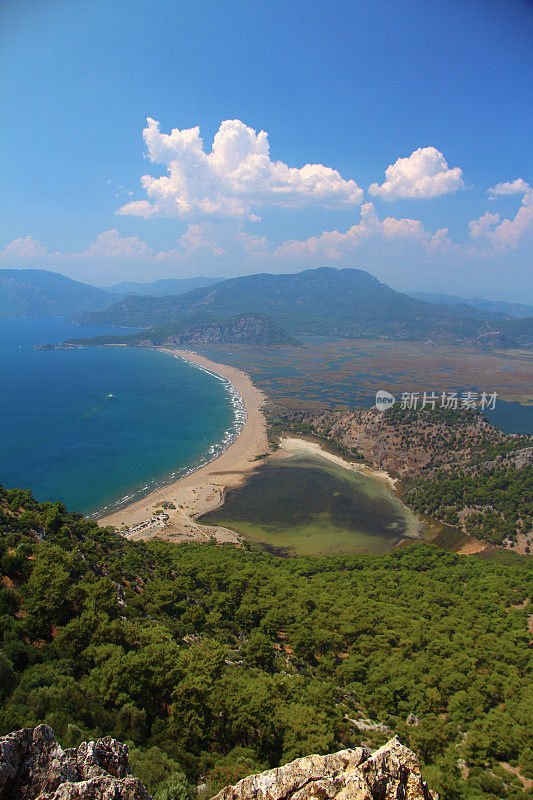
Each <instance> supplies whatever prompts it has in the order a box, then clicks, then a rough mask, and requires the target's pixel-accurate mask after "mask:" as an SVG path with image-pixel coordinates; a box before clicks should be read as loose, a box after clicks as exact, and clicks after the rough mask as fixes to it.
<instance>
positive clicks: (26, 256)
mask: <svg viewBox="0 0 533 800" xmlns="http://www.w3.org/2000/svg"><path fill="white" fill-rule="evenodd" d="M47 255H48V250H47V248H46V246H45V245H44V244H43V243H42V242H39V241H38V240H37V239H34V238H33V236H19V238H18V239H14V240H13V241H12V242H9V244H8V245H6V247H4V249H3V250H0V259H1V260H2V261H4V262H7V261H10V260H11V259H13V260H14V261H21V260H22V261H34V260H35V259H39V258H45V257H46V256H47Z"/></svg>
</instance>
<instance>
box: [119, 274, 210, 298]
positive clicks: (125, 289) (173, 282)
mask: <svg viewBox="0 0 533 800" xmlns="http://www.w3.org/2000/svg"><path fill="white" fill-rule="evenodd" d="M223 280H225V279H224V278H203V277H201V276H200V277H198V278H161V279H160V280H158V281H152V282H151V283H138V282H136V281H123V283H117V284H115V285H114V286H108V287H107V291H108V292H113V293H114V294H119V295H122V296H123V297H124V296H126V295H127V294H144V295H146V294H149V295H153V296H154V297H163V296H164V295H167V294H184V293H185V292H190V291H191V290H192V289H198V288H201V287H203V286H211V284H213V283H218V282H219V281H223Z"/></svg>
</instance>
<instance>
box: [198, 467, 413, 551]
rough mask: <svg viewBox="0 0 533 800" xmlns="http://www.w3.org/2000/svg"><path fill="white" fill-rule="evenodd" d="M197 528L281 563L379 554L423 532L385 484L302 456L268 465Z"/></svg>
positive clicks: (233, 492)
mask: <svg viewBox="0 0 533 800" xmlns="http://www.w3.org/2000/svg"><path fill="white" fill-rule="evenodd" d="M200 521H201V522H203V523H206V524H209V525H214V524H217V525H224V526H225V527H228V528H232V529H233V530H236V531H238V532H239V533H240V534H242V535H243V536H244V537H245V538H246V539H247V540H248V541H249V542H250V543H252V544H255V545H257V546H259V547H261V548H262V549H265V550H268V551H270V552H273V553H275V554H278V555H287V556H289V555H322V554H331V555H333V554H341V553H384V552H386V551H388V550H392V549H393V548H394V547H396V546H397V545H398V544H399V543H400V542H402V541H404V540H405V539H412V538H418V536H419V535H420V530H421V527H422V523H421V521H420V520H419V519H418V517H416V516H415V515H414V514H413V513H412V512H411V511H409V509H407V508H406V507H405V506H404V505H403V504H402V502H401V501H400V499H399V498H398V497H397V496H396V495H395V494H394V492H393V491H392V489H391V487H390V486H389V485H388V484H387V483H386V482H385V481H384V480H382V479H379V478H375V477H371V476H368V475H365V474H361V473H359V472H356V471H355V470H353V469H350V468H346V467H343V466H341V465H338V464H336V463H333V462H332V461H330V460H329V459H327V458H326V457H322V456H319V455H314V454H308V453H303V454H295V455H288V456H286V457H285V456H283V457H274V458H271V459H269V460H268V461H267V462H266V463H265V464H264V465H262V466H260V467H259V468H258V469H257V470H256V471H255V472H254V473H253V474H252V475H251V476H250V477H249V479H248V481H247V482H246V484H245V485H244V486H242V487H240V488H238V489H235V490H233V491H231V492H228V494H227V496H226V500H225V503H224V505H223V506H221V507H220V508H218V509H216V510H214V511H212V512H210V513H208V514H205V515H204V516H203V517H202V518H201V520H200Z"/></svg>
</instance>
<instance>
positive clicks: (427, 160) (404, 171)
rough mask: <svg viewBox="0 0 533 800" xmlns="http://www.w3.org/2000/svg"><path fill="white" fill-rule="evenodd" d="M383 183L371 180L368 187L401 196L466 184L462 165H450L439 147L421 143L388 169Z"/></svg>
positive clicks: (453, 189) (381, 194)
mask: <svg viewBox="0 0 533 800" xmlns="http://www.w3.org/2000/svg"><path fill="white" fill-rule="evenodd" d="M385 178H386V180H385V182H384V183H382V184H381V186H380V185H379V184H377V183H373V184H371V186H370V187H369V189H368V191H369V192H370V194H373V195H375V196H377V197H381V198H383V199H384V200H396V199H397V198H401V197H419V198H428V197H439V196H440V195H443V194H450V193H452V192H456V191H457V190H458V189H462V188H463V187H464V183H463V173H462V170H461V169H460V168H459V167H454V168H453V169H450V168H449V167H448V164H447V162H446V159H445V158H444V156H443V155H442V153H441V152H439V150H437V149H436V148H435V147H419V148H418V150H415V151H414V152H413V153H411V155H410V156H409V157H408V158H399V159H398V160H397V161H396V163H395V164H390V165H389V166H388V167H387V169H386V170H385Z"/></svg>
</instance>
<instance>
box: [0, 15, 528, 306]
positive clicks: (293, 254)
mask: <svg viewBox="0 0 533 800" xmlns="http://www.w3.org/2000/svg"><path fill="white" fill-rule="evenodd" d="M1 14H2V19H1V24H2V29H3V48H2V53H1V58H2V109H3V112H2V115H3V124H2V153H3V156H2V174H1V187H2V195H3V196H2V209H3V211H2V219H1V224H0V248H3V249H2V252H1V254H0V263H1V264H2V265H3V266H14V267H21V268H22V267H28V266H43V267H49V268H52V269H54V270H56V271H59V272H62V273H64V274H67V275H70V276H72V277H75V278H77V279H80V280H87V281H89V282H94V283H96V284H99V285H105V284H110V283H113V282H116V281H118V280H122V279H136V280H139V279H140V280H143V279H144V280H152V279H154V278H158V277H179V276H191V275H195V274H199V273H201V274H210V275H224V276H226V275H227V276H230V275H236V274H245V273H250V272H260V271H272V272H287V271H294V270H299V269H303V268H305V267H312V266H321V265H324V264H328V265H332V266H358V267H363V268H366V269H368V270H369V271H370V272H372V273H374V274H375V275H377V277H379V278H380V279H382V280H385V281H386V282H388V283H390V284H391V285H392V286H394V287H395V288H399V289H405V290H408V289H413V290H414V289H420V290H426V291H432V290H435V291H448V292H451V293H454V294H464V295H472V294H477V295H480V296H490V297H502V298H507V299H516V300H520V299H521V300H524V301H529V302H531V301H532V300H533V287H532V279H531V274H532V269H531V267H532V262H533V258H532V255H533V193H532V191H531V189H530V187H531V185H532V184H533V156H532V147H531V143H532V141H533V135H532V134H533V103H532V98H533V55H532V53H533V47H532V46H531V45H532V42H533V3H531V2H526V0H505V2H504V0H501V1H498V2H496V1H495V0H462V1H461V2H456V0H432V1H431V2H430V3H428V2H427V0H424V1H423V2H422V1H420V0H401V2H400V0H374V2H371V3H370V2H359V1H358V0H352V2H328V3H326V2H305V3H304V2H299V0H297V1H296V2H291V3H287V2H286V1H285V2H278V1H277V0H271V2H269V3H259V2H252V1H251V0H248V2H225V3H222V2H207V1H206V0H196V1H195V2H176V0H173V1H172V2H170V1H168V0H151V2H144V1H142V2H141V1H139V0H129V2H127V3H124V2H119V0H111V1H108V2H101V0H92V1H91V2H90V3H87V2H86V1H84V2H79V1H78V0H67V1H63V0H4V2H3V3H2V6H1ZM147 117H149V118H151V120H153V122H151V123H149V124H147V122H146V120H147ZM228 120H230V121H234V122H232V123H227V122H226V121H228ZM196 126H198V127H199V132H198V131H194V129H195V128H196ZM173 129H176V130H175V134H174V135H173V136H172V138H171V139H168V138H167V135H168V134H170V133H171V131H172V130H173ZM191 129H192V130H191ZM143 130H145V134H144V139H143ZM262 131H263V132H264V133H265V134H266V135H262V134H261V132H262ZM215 135H216V136H217V138H216V140H215V148H214V150H213V152H211V149H212V145H213V139H214V137H215ZM200 137H201V140H200ZM399 159H400V161H399ZM309 164H311V165H316V166H315V167H312V168H306V167H305V165H309ZM387 168H388V172H387V176H386V174H385V173H386V170H387ZM143 176H148V178H145V179H144V185H143V183H141V181H142V178H143ZM490 189H493V190H494V191H493V192H492V197H493V199H490V196H489V193H488V190H490Z"/></svg>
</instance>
